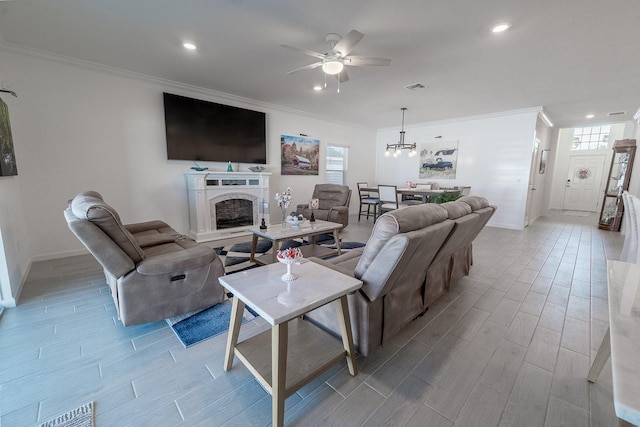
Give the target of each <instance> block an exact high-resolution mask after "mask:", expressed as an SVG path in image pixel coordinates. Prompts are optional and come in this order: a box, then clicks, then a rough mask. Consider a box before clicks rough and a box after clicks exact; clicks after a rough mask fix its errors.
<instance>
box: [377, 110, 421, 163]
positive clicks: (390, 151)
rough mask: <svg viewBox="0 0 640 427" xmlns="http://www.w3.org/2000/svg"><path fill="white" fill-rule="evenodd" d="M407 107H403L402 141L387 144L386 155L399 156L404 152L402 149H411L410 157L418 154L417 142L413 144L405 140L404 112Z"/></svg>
mask: <svg viewBox="0 0 640 427" xmlns="http://www.w3.org/2000/svg"><path fill="white" fill-rule="evenodd" d="M406 109H407V107H402V108H401V110H402V128H401V130H400V142H398V143H397V144H387V149H386V151H385V152H384V155H385V156H386V157H391V155H393V157H398V156H400V155H401V154H402V150H409V154H408V156H409V157H415V156H416V155H418V151H417V150H416V143H415V142H414V143H413V144H405V142H404V112H405V110H406Z"/></svg>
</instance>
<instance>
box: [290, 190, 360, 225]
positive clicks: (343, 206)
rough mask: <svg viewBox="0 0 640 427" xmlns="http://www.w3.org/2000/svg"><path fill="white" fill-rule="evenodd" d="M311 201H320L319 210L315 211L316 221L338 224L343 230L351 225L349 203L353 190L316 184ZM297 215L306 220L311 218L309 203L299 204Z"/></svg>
mask: <svg viewBox="0 0 640 427" xmlns="http://www.w3.org/2000/svg"><path fill="white" fill-rule="evenodd" d="M311 199H318V201H319V205H320V206H319V208H318V209H314V210H313V216H314V217H315V218H316V219H321V220H324V221H331V222H338V223H340V224H342V228H344V227H346V226H347V225H349V202H350V201H351V189H350V188H349V187H348V186H346V185H338V184H316V186H315V188H314V189H313V196H311ZM296 213H297V214H299V215H300V214H302V216H304V217H305V218H310V217H311V208H309V204H308V203H304V204H299V205H298V206H297V209H296Z"/></svg>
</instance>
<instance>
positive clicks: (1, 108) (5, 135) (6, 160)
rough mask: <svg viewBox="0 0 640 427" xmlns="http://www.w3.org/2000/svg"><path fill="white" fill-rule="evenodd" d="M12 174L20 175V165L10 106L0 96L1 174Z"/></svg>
mask: <svg viewBox="0 0 640 427" xmlns="http://www.w3.org/2000/svg"><path fill="white" fill-rule="evenodd" d="M10 175H18V167H17V166H16V154H15V152H14V150H13V138H12V137H11V122H10V121H9V107H7V104H6V103H5V102H4V101H3V100H2V98H0V176H10Z"/></svg>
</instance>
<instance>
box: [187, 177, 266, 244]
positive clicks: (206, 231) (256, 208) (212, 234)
mask: <svg viewBox="0 0 640 427" xmlns="http://www.w3.org/2000/svg"><path fill="white" fill-rule="evenodd" d="M270 176H271V173H270V172H259V173H256V172H211V171H189V172H185V177H186V179H187V192H188V194H189V224H190V229H189V237H191V238H193V239H195V240H196V241H197V242H208V241H212V240H222V239H228V238H232V237H238V236H245V235H248V234H249V233H248V232H247V230H248V229H249V228H252V227H257V226H259V225H260V221H261V220H262V219H263V218H264V220H265V222H266V223H267V224H269V223H270V221H269V210H268V208H266V206H268V202H269V177H270ZM229 199H243V200H250V201H251V203H252V206H253V224H250V225H246V226H240V227H234V228H223V229H220V230H218V229H217V228H216V218H215V215H216V212H215V203H217V202H219V201H223V200H229ZM265 204H266V205H265Z"/></svg>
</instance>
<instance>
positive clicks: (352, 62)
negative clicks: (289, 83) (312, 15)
mask: <svg viewBox="0 0 640 427" xmlns="http://www.w3.org/2000/svg"><path fill="white" fill-rule="evenodd" d="M363 37H364V34H362V33H361V32H359V31H356V30H351V31H349V33H348V34H347V35H346V36H345V37H344V38H343V37H342V36H340V34H336V33H329V34H327V35H326V36H324V41H325V42H326V43H327V44H328V45H329V48H330V50H329V52H327V53H320V52H314V51H312V50H308V49H303V48H300V47H295V46H289V45H286V44H282V45H280V46H281V47H284V48H287V49H291V50H293V51H294V52H299V53H303V54H305V55H309V56H313V57H314V58H318V59H320V61H318V62H314V63H313V64H309V65H305V66H304V67H300V68H296V69H295V70H291V71H289V72H288V73H287V74H293V73H297V72H299V71H305V70H313V69H314V68H318V67H322V71H324V72H325V73H326V74H329V75H335V76H336V77H337V79H338V82H341V83H342V82H346V81H347V80H349V75H348V74H347V70H346V69H345V65H348V66H351V67H366V66H383V65H389V64H390V63H391V60H390V59H386V58H377V57H375V56H354V55H349V53H351V50H352V49H353V47H354V46H355V45H356V44H358V43H359V42H360V40H362V38H363Z"/></svg>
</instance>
